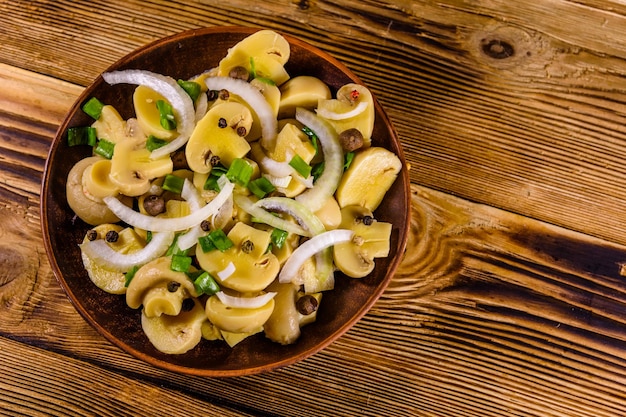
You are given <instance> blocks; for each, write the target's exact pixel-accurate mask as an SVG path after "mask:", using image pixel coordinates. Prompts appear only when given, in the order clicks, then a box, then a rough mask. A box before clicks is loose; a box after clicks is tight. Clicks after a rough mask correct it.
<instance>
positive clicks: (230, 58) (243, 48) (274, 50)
mask: <svg viewBox="0 0 626 417" xmlns="http://www.w3.org/2000/svg"><path fill="white" fill-rule="evenodd" d="M290 52H291V49H290V46H289V42H287V40H286V39H285V38H284V37H283V36H281V35H280V34H278V33H276V32H273V31H271V30H260V31H258V32H255V33H253V34H252V35H250V36H248V37H246V38H244V39H243V40H241V41H240V42H238V43H237V44H236V45H234V46H233V47H232V48H230V49H229V50H228V54H227V55H226V56H225V57H224V58H223V59H222V60H221V61H220V63H219V66H218V75H221V76H228V75H229V74H230V71H231V70H232V69H233V68H235V67H243V68H245V69H246V70H247V71H248V73H250V74H253V73H254V74H255V75H256V76H257V77H264V78H269V79H271V80H273V81H274V82H275V83H276V84H277V85H280V84H282V83H284V82H285V81H287V80H288V79H289V75H288V74H287V72H286V71H285V68H284V65H285V63H286V62H287V61H288V60H289V56H290ZM253 67H254V68H253Z"/></svg>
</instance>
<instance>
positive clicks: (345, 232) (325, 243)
mask: <svg viewBox="0 0 626 417" xmlns="http://www.w3.org/2000/svg"><path fill="white" fill-rule="evenodd" d="M353 235H354V232H353V231H352V230H349V229H335V230H330V231H328V232H324V233H321V234H319V235H316V236H313V237H312V238H311V239H309V240H307V241H306V242H304V243H303V244H301V245H300V246H298V247H297V248H296V250H294V251H293V253H292V254H291V256H290V257H289V258H287V262H285V265H283V268H282V269H281V271H280V274H278V281H279V282H281V283H283V284H284V283H287V282H291V280H292V279H293V278H294V277H295V276H296V274H297V273H298V270H300V267H301V266H302V264H303V263H304V262H305V261H306V260H307V259H309V258H310V257H311V256H313V255H315V254H317V253H319V252H321V251H323V250H324V249H326V248H330V247H331V246H333V245H336V244H337V243H344V242H349V241H350V240H351V239H352V236H353Z"/></svg>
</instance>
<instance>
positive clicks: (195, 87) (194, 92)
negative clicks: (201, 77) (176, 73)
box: [177, 80, 202, 101]
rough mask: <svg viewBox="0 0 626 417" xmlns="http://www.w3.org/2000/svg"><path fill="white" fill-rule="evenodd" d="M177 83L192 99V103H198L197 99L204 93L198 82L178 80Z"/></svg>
mask: <svg viewBox="0 0 626 417" xmlns="http://www.w3.org/2000/svg"><path fill="white" fill-rule="evenodd" d="M177 83H178V85H180V86H181V87H182V89H183V90H185V92H186V93H187V94H188V95H189V97H191V100H192V101H196V99H197V98H198V96H199V95H200V93H201V92H202V88H201V87H200V84H198V83H197V82H194V81H184V80H178V81H177Z"/></svg>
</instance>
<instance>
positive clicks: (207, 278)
mask: <svg viewBox="0 0 626 417" xmlns="http://www.w3.org/2000/svg"><path fill="white" fill-rule="evenodd" d="M189 278H191V279H192V280H193V285H194V286H195V287H196V292H197V293H198V295H202V294H207V295H213V294H216V293H218V292H219V291H220V287H219V285H218V284H217V282H216V281H215V279H214V278H213V277H212V276H211V274H209V273H208V272H206V271H198V272H197V273H194V274H190V275H189Z"/></svg>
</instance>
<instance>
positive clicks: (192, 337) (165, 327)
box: [141, 298, 206, 355]
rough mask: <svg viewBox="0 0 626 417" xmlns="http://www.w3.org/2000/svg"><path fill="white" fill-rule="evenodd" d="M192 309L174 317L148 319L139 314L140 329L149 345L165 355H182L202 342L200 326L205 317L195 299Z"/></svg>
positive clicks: (165, 316) (163, 316) (202, 309)
mask: <svg viewBox="0 0 626 417" xmlns="http://www.w3.org/2000/svg"><path fill="white" fill-rule="evenodd" d="M188 300H191V301H192V302H193V304H192V308H191V309H190V310H187V311H182V312H181V313H180V314H178V315H176V316H169V315H165V314H163V315H161V316H153V317H149V316H147V315H146V314H144V313H145V310H144V312H143V313H142V314H141V327H142V328H143V331H144V332H145V333H146V336H147V337H148V340H150V343H152V345H153V346H154V347H155V348H156V349H157V350H158V351H160V352H163V353H166V354H172V355H177V354H183V353H185V352H188V351H189V350H191V349H193V348H194V347H195V346H196V345H197V344H198V343H200V340H202V325H203V323H204V322H206V315H205V313H204V308H203V307H202V304H201V303H200V302H199V301H198V300H196V299H190V298H188Z"/></svg>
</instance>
